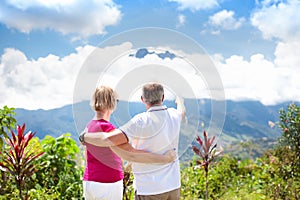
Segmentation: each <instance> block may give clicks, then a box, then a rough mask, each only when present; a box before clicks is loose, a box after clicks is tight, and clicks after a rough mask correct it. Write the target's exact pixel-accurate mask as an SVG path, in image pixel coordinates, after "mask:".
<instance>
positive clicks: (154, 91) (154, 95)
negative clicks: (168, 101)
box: [142, 83, 164, 105]
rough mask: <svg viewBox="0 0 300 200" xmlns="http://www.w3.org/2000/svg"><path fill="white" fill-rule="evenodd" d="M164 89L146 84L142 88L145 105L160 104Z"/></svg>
mask: <svg viewBox="0 0 300 200" xmlns="http://www.w3.org/2000/svg"><path fill="white" fill-rule="evenodd" d="M163 95H164V87H163V86H162V85H161V84H159V83H147V84H145V85H144V86H143V93H142V97H143V99H144V101H145V102H146V103H150V104H151V105H154V104H159V103H161V102H162V97H163Z"/></svg>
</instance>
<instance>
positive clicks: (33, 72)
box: [0, 42, 300, 109]
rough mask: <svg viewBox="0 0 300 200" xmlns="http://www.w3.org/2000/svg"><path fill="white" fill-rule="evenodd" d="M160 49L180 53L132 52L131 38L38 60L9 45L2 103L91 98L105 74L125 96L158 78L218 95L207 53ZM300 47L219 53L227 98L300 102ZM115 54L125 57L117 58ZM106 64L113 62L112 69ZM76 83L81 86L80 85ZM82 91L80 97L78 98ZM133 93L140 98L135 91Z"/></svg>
mask: <svg viewBox="0 0 300 200" xmlns="http://www.w3.org/2000/svg"><path fill="white" fill-rule="evenodd" d="M157 49H161V50H162V53H163V52H165V50H169V51H170V52H175V54H176V55H180V56H179V57H177V58H173V59H170V58H165V59H161V58H159V57H158V56H157V55H156V54H148V55H146V56H145V57H144V58H143V59H138V58H135V57H132V56H127V54H130V53H132V52H133V53H134V52H135V51H136V50H135V49H133V46H132V44H131V43H129V42H127V43H123V44H120V45H116V46H108V47H105V48H95V47H92V46H84V47H78V48H77V49H76V52H75V53H72V54H70V55H67V56H65V57H62V58H60V57H58V56H56V55H51V54H50V55H48V56H46V57H40V58H38V59H36V60H30V59H28V58H27V57H26V55H25V54H24V53H23V52H21V51H19V50H16V49H11V48H10V49H6V50H5V52H4V53H3V55H2V56H1V63H0V96H1V99H0V106H3V105H8V106H9V107H21V108H27V109H38V108H44V109H50V108H56V107H60V106H63V105H66V104H71V103H73V102H74V101H75V102H77V101H76V100H83V99H84V100H89V98H90V97H91V94H92V92H93V90H94V88H95V86H96V83H97V80H98V79H99V78H101V79H100V80H101V81H100V83H102V84H108V85H110V86H112V87H116V88H117V89H119V90H118V92H119V94H120V97H121V98H123V97H124V99H126V98H127V97H126V95H128V93H127V94H126V91H127V92H128V91H136V90H137V89H138V88H136V87H138V86H139V84H141V83H142V82H143V81H147V80H156V79H157V80H158V81H165V82H166V83H168V84H170V88H171V89H172V87H173V86H174V87H176V88H177V89H178V91H177V92H179V93H180V96H184V97H191V96H188V95H190V94H191V93H188V92H187V89H192V90H193V92H195V95H196V96H197V97H201V98H203V97H204V98H210V97H212V96H211V94H212V93H213V92H215V91H212V90H214V89H215V88H217V87H218V85H214V80H215V79H214V78H215V77H214V76H215V75H216V74H215V73H214V72H213V73H209V72H212V71H211V70H212V69H211V65H210V64H209V63H207V59H206V58H205V57H203V56H205V55H199V54H184V52H179V51H172V49H170V48H168V47H159V48H157ZM299 51H300V43H297V42H294V43H283V42H281V43H279V44H278V45H277V47H276V51H275V59H274V60H268V59H266V58H265V57H264V55H262V54H254V55H252V56H251V57H250V59H249V60H247V59H245V58H244V57H242V56H237V55H233V56H230V57H228V58H224V57H223V56H222V55H215V56H214V63H215V65H216V66H217V69H218V71H217V73H218V74H219V75H220V77H221V79H222V81H223V85H224V89H225V95H226V99H228V100H257V101H261V102H262V103H264V104H275V103H280V102H284V101H300V81H299V74H300V68H299V67H298V66H299V64H300V58H299V56H298V54H297V52H299ZM124 52H126V54H124ZM112 54H115V55H122V56H121V57H118V58H117V59H111V57H110V55H112ZM181 56H183V57H181ZM206 56H207V55H206ZM192 60H193V61H194V60H196V61H198V62H199V63H196V65H197V66H203V68H201V69H200V70H201V74H197V73H195V72H197V71H196V70H195V68H194V67H193V66H192V65H191V63H190V61H192ZM200 62H201V63H200ZM105 63H109V67H107V65H105ZM160 66H161V67H163V68H160ZM206 66H209V67H206ZM84 67H86V68H85V69H84ZM140 67H141V70H140V71H139V68H140ZM155 67H156V68H155ZM104 71H105V73H104V76H103V77H101V76H100V75H101V73H102V72H104ZM176 73H177V75H176ZM78 77H81V82H80V81H79V82H78ZM180 78H183V79H182V80H180ZM76 81H77V82H76ZM76 83H79V85H77V86H75V85H76ZM172 84H173V86H172ZM129 85H130V86H129ZM76 87H77V90H75V88H76ZM128 87H129V88H128ZM123 89H124V90H123ZM125 89H126V91H125ZM217 89H218V88H217ZM219 89H220V88H219ZM76 91H77V92H78V93H77V94H76V95H77V97H78V98H77V99H76V98H74V97H75V96H76V95H75V96H74V92H76ZM216 91H217V90H216ZM131 95H133V96H134V95H135V94H134V92H133V93H131ZM73 98H74V99H73ZM131 98H134V97H131ZM167 98H168V97H167ZM131 100H132V99H131Z"/></svg>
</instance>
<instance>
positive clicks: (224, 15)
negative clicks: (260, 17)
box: [208, 10, 245, 33]
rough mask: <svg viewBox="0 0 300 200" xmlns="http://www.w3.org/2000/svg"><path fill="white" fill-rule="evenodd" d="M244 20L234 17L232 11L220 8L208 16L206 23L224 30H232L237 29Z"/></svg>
mask: <svg viewBox="0 0 300 200" xmlns="http://www.w3.org/2000/svg"><path fill="white" fill-rule="evenodd" d="M244 21H245V19H244V18H239V19H235V18H234V12H233V11H227V10H222V11H220V12H218V13H216V14H214V15H212V16H210V17H209V21H208V24H209V25H211V26H213V27H216V28H221V29H224V30H234V29H238V28H239V27H240V26H241V25H242V24H243V22H244ZM214 32H216V31H214ZM218 33H219V32H218Z"/></svg>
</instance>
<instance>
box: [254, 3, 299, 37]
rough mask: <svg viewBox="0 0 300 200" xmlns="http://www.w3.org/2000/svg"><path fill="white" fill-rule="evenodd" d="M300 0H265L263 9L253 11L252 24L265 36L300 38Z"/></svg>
mask: <svg viewBox="0 0 300 200" xmlns="http://www.w3.org/2000/svg"><path fill="white" fill-rule="evenodd" d="M299 10H300V1H299V0H288V1H278V0H276V1H274V0H273V1H271V0H267V1H263V2H262V7H261V9H258V10H256V11H254V12H253V14H252V17H251V22H252V25H253V26H255V27H257V28H258V29H259V30H260V31H261V32H262V34H263V36H264V38H266V39H272V38H278V39H280V40H283V41H290V40H299V39H300V12H299Z"/></svg>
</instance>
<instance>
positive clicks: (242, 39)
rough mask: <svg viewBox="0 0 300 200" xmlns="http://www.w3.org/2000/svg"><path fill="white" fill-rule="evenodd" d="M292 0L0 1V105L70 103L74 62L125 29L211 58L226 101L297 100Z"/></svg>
mask: <svg viewBox="0 0 300 200" xmlns="http://www.w3.org/2000/svg"><path fill="white" fill-rule="evenodd" d="M299 10H300V1H299V0H262V1H259V0H253V1H251V0H243V1H241V0H153V1H146V0H136V1H129V0H122V1H121V0H117V1H112V0H94V1H86V0H65V1H59V0H27V1H23V0H3V2H2V3H1V5H0V34H1V39H0V41H1V42H0V56H1V60H0V96H1V98H0V106H3V105H8V106H9V107H21V108H27V109H38V108H43V109H50V108H56V107H60V106H63V105H66V104H70V103H72V100H73V91H74V84H75V81H76V76H77V75H78V72H79V70H80V67H81V64H82V62H83V61H84V60H85V59H86V57H87V56H88V55H89V54H90V53H91V52H92V51H93V48H95V47H96V46H97V45H98V44H99V43H101V42H103V41H105V40H106V39H108V38H111V37H113V36H114V35H116V34H119V33H122V32H124V31H127V30H131V29H135V28H143V27H161V28H167V29H170V30H175V31H178V32H180V33H182V34H185V35H187V36H188V37H190V38H192V39H193V40H195V41H196V42H197V43H199V44H200V45H201V46H202V47H203V48H204V50H205V51H206V52H207V53H208V54H209V55H210V57H211V58H212V59H213V61H214V63H215V65H216V68H217V69H218V72H219V74H220V76H221V79H222V81H223V85H224V90H225V95H226V99H230V100H258V101H261V102H262V103H264V104H267V105H271V104H275V103H280V102H284V101H300V81H299V78H298V76H299V75H298V74H300V73H299V72H300V68H299V65H300V56H298V53H297V52H299V51H300V13H299Z"/></svg>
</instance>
